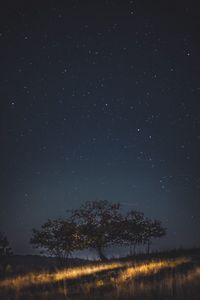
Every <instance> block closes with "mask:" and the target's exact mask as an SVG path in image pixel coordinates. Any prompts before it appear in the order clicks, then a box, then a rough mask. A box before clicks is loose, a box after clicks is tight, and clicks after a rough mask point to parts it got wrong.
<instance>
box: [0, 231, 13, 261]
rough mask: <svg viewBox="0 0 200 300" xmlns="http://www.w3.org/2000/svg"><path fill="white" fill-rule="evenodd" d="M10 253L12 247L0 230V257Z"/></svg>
mask: <svg viewBox="0 0 200 300" xmlns="http://www.w3.org/2000/svg"><path fill="white" fill-rule="evenodd" d="M10 255H12V249H11V247H10V245H9V242H8V239H7V237H6V236H5V235H4V234H3V233H1V232H0V257H5V256H10Z"/></svg>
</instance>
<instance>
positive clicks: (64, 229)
mask: <svg viewBox="0 0 200 300" xmlns="http://www.w3.org/2000/svg"><path fill="white" fill-rule="evenodd" d="M30 242H31V244H33V245H34V247H35V248H40V249H42V251H43V252H45V251H46V252H47V253H48V254H50V255H52V256H56V257H57V258H58V259H59V260H60V261H61V262H63V261H66V260H67V259H68V257H69V255H70V254H71V253H72V252H73V251H74V250H77V249H79V248H80V247H81V243H80V236H79V233H78V230H77V227H76V226H75V224H74V223H72V222H69V221H65V220H61V219H56V220H48V221H47V222H46V223H44V224H43V225H42V226H41V229H40V230H36V229H33V230H32V238H31V240H30Z"/></svg>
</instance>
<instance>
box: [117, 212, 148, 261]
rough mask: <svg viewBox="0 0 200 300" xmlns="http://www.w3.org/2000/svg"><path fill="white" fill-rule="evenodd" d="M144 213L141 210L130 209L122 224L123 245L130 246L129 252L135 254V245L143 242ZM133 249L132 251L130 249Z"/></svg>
mask: <svg viewBox="0 0 200 300" xmlns="http://www.w3.org/2000/svg"><path fill="white" fill-rule="evenodd" d="M144 220H145V219H144V214H143V213H142V212H138V211H134V210H131V211H130V212H128V213H127V215H126V216H125V218H124V220H123V221H122V222H123V226H122V231H121V235H122V240H123V241H124V245H129V246H130V249H131V251H130V254H131V255H132V254H134V255H135V251H136V245H138V244H141V243H142V242H143V236H144V229H145V228H144V224H145V222H144ZM132 250H133V251H132Z"/></svg>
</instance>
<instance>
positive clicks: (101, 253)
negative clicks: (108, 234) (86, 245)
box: [97, 247, 108, 261]
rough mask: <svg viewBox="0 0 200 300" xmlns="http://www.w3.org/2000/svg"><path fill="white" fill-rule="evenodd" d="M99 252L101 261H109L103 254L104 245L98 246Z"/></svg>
mask: <svg viewBox="0 0 200 300" xmlns="http://www.w3.org/2000/svg"><path fill="white" fill-rule="evenodd" d="M97 253H98V255H99V258H100V260H101V261H107V260H108V259H107V257H106V256H105V255H104V254H103V249H102V247H98V248H97Z"/></svg>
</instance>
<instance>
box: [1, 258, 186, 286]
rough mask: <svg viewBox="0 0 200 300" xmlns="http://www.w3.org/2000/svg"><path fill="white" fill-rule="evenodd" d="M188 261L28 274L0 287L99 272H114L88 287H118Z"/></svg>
mask: <svg viewBox="0 0 200 300" xmlns="http://www.w3.org/2000/svg"><path fill="white" fill-rule="evenodd" d="M189 261H190V260H189V259H187V258H182V259H177V260H162V261H154V262H150V263H148V262H147V263H142V264H137V265H135V264H134V263H133V262H113V263H107V264H99V265H89V266H82V267H74V268H69V269H65V270H62V271H57V272H55V273H40V274H37V273H29V274H26V275H24V276H18V277H15V278H8V279H5V280H2V281H0V287H3V288H11V289H16V290H20V289H23V288H24V287H28V286H32V285H42V284H49V283H55V282H59V281H66V280H70V279H74V280H76V279H79V278H81V277H83V276H90V275H96V274H98V273H100V272H104V271H111V270H113V271H115V274H114V277H113V276H112V275H111V274H106V276H107V277H106V279H105V280H104V279H98V278H97V279H96V280H94V282H89V281H90V280H89V281H88V284H89V286H91V287H92V286H93V287H96V288H98V287H101V286H105V285H107V284H108V283H109V284H112V285H115V286H117V287H120V286H122V284H123V283H124V282H126V281H127V280H129V279H133V278H134V277H137V276H140V275H151V274H156V273H157V272H159V271H160V270H161V269H164V268H175V267H177V266H178V265H180V264H184V263H187V262H189ZM89 286H88V288H89Z"/></svg>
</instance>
